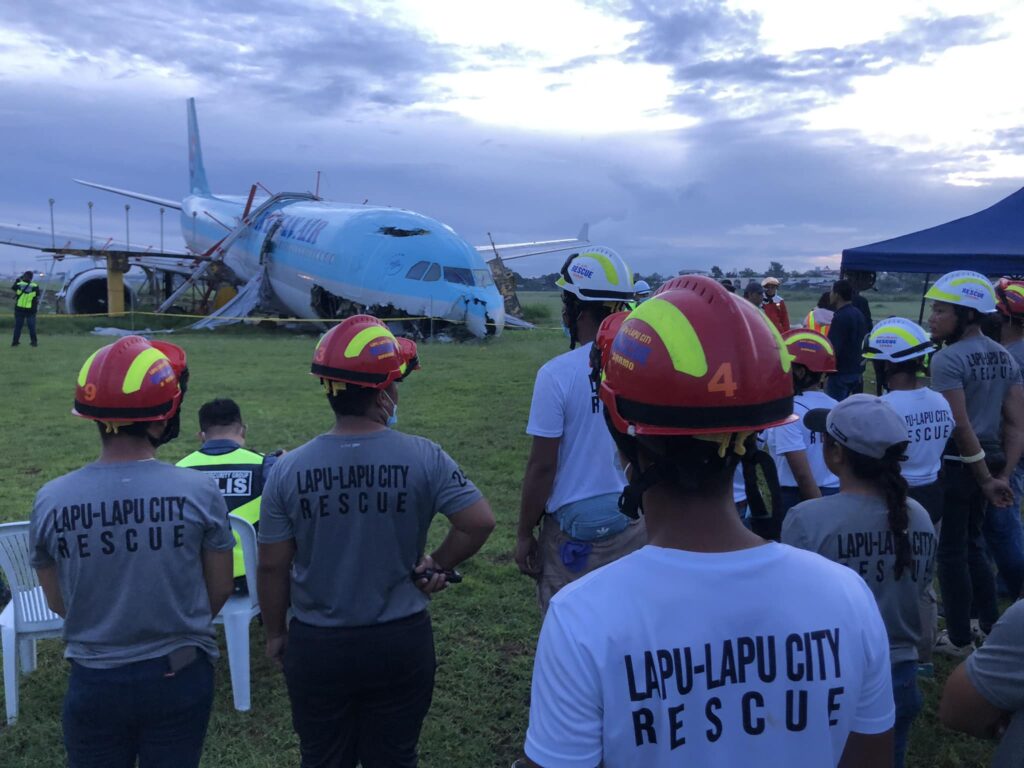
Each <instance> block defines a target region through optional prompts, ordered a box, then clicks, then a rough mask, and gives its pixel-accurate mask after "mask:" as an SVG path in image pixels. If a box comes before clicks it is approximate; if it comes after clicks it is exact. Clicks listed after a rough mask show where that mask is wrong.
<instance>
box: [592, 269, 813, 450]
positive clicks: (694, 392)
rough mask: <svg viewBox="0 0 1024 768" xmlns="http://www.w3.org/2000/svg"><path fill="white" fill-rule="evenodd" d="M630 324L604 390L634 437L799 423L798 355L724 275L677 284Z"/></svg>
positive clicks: (607, 367)
mask: <svg viewBox="0 0 1024 768" xmlns="http://www.w3.org/2000/svg"><path fill="white" fill-rule="evenodd" d="M669 282H670V283H671V284H672V285H673V287H672V288H669V289H668V290H665V289H664V288H662V290H659V291H658V293H657V294H656V295H655V296H654V297H653V298H651V299H649V300H648V301H646V302H644V303H643V304H641V305H640V306H639V307H637V308H636V309H635V310H633V311H632V312H631V313H630V314H629V315H628V316H627V317H626V318H625V319H624V320H623V321H622V325H621V327H620V328H619V331H618V333H616V335H615V338H614V341H613V342H612V345H611V350H610V354H609V355H608V357H607V359H606V360H605V361H604V374H605V378H604V381H603V382H602V384H601V390H600V395H601V399H602V400H603V401H604V404H605V406H606V407H607V408H608V413H609V415H610V417H611V420H612V423H613V425H614V426H615V428H616V429H617V430H618V431H619V432H625V433H627V434H631V435H699V434H713V433H721V432H747V431H756V430H760V429H765V428H767V427H774V426H778V425H779V424H786V423H789V422H791V421H793V420H794V419H795V418H796V417H795V416H794V415H793V377H792V376H791V375H790V355H789V353H788V352H787V351H786V345H785V343H784V342H783V341H782V336H780V335H779V332H778V330H777V329H776V328H775V326H773V325H772V323H771V321H769V320H768V318H767V316H766V315H765V314H764V313H763V312H761V311H760V310H759V309H758V308H757V307H755V306H754V305H753V304H751V303H750V302H748V301H744V300H743V299H741V298H739V297H737V296H735V295H733V294H731V293H729V292H728V291H727V290H726V289H725V288H723V287H722V286H721V285H720V284H719V283H718V282H717V281H715V280H712V279H711V278H709V277H703V276H700V275H687V276H684V277H681V278H676V279H673V280H671V281H669Z"/></svg>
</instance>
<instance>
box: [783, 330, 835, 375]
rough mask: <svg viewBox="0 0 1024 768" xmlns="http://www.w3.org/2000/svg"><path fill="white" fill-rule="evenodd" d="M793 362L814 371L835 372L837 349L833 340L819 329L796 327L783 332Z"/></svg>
mask: <svg viewBox="0 0 1024 768" xmlns="http://www.w3.org/2000/svg"><path fill="white" fill-rule="evenodd" d="M782 338H783V340H784V341H785V342H786V349H788V350H789V354H791V355H792V356H793V362H794V363H798V364H799V365H802V366H804V367H805V368H806V369H807V370H809V371H811V372H812V373H835V372H836V351H835V349H833V347H832V342H831V341H829V340H828V339H827V338H825V337H824V336H822V335H821V334H820V333H818V332H817V331H810V330H807V329H806V328H795V329H793V330H792V331H786V332H785V333H784V334H782Z"/></svg>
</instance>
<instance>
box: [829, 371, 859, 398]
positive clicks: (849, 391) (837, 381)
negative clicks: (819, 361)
mask: <svg viewBox="0 0 1024 768" xmlns="http://www.w3.org/2000/svg"><path fill="white" fill-rule="evenodd" d="M863 391H864V374H862V373H833V374H829V377H828V378H827V379H826V380H825V394H826V395H828V396H829V397H831V398H832V399H833V400H838V401H840V402H842V401H843V400H845V399H846V398H848V397H849V396H850V395H856V394H857V393H859V392H863Z"/></svg>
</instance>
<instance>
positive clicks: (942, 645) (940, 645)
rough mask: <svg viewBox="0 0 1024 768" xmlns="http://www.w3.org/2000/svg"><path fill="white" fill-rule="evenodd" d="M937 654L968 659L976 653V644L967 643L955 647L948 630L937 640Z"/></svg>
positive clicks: (940, 633) (935, 649) (942, 632)
mask: <svg viewBox="0 0 1024 768" xmlns="http://www.w3.org/2000/svg"><path fill="white" fill-rule="evenodd" d="M933 650H934V652H935V653H941V654H942V655H943V656H952V657H953V658H955V659H966V658H967V657H968V656H970V655H971V654H972V653H973V652H974V643H967V645H954V644H953V641H952V640H950V639H949V633H948V632H947V631H946V630H942V631H941V632H939V636H938V637H937V638H935V648H934V649H933Z"/></svg>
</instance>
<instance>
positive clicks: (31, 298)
mask: <svg viewBox="0 0 1024 768" xmlns="http://www.w3.org/2000/svg"><path fill="white" fill-rule="evenodd" d="M14 293H15V294H16V295H17V297H18V303H17V304H16V306H17V307H18V309H32V305H33V304H34V303H35V301H36V297H37V296H38V295H39V283H36V282H32V283H29V282H26V281H24V280H19V281H18V282H16V283H15V284H14Z"/></svg>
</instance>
